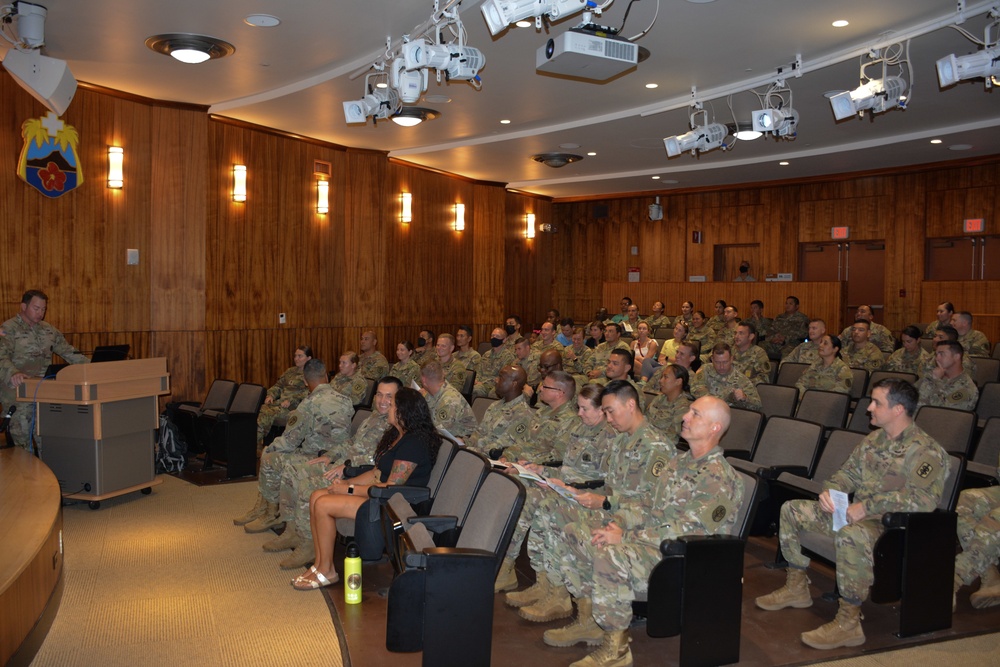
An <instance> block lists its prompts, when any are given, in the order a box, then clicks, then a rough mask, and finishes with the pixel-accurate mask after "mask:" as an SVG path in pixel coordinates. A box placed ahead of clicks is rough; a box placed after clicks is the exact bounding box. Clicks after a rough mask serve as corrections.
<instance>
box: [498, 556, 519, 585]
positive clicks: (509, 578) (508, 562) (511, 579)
mask: <svg viewBox="0 0 1000 667" xmlns="http://www.w3.org/2000/svg"><path fill="white" fill-rule="evenodd" d="M516 588H517V572H515V571H514V559H513V558H504V559H503V564H502V565H500V572H498V573H497V579H496V581H495V582H494V583H493V592H494V593H503V592H504V591H512V590H515V589H516Z"/></svg>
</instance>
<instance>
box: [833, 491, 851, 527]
mask: <svg viewBox="0 0 1000 667" xmlns="http://www.w3.org/2000/svg"><path fill="white" fill-rule="evenodd" d="M830 500H832V501H833V532H837V531H838V530H840V529H841V528H843V527H844V526H846V525H847V494H846V493H844V492H843V491H837V490H836V489H830Z"/></svg>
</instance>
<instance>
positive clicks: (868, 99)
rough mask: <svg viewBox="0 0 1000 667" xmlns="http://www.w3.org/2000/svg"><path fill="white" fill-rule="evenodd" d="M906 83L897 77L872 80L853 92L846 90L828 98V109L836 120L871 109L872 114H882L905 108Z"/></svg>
mask: <svg viewBox="0 0 1000 667" xmlns="http://www.w3.org/2000/svg"><path fill="white" fill-rule="evenodd" d="M905 93H906V81H905V80H903V79H902V78H900V77H898V76H887V77H885V78H882V79H873V80H871V81H869V82H868V83H866V84H864V85H863V86H859V87H857V88H855V89H854V90H847V91H844V92H842V93H838V94H836V95H833V96H832V97H830V107H831V108H832V109H833V116H834V118H836V119H837V120H844V119H845V118H850V117H851V116H853V115H855V114H857V113H860V112H862V111H864V110H865V109H871V112H872V113H882V112H883V111H888V110H890V109H895V108H896V107H897V106H898V107H900V108H903V109H905V108H906V98H905Z"/></svg>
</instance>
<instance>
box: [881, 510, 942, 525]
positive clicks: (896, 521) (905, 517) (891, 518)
mask: <svg viewBox="0 0 1000 667" xmlns="http://www.w3.org/2000/svg"><path fill="white" fill-rule="evenodd" d="M949 514H954V512H948V511H944V510H934V511H933V512H886V513H885V514H883V515H882V525H883V526H885V527H886V528H908V527H909V525H910V523H911V522H912V521H914V520H918V519H919V520H927V519H931V520H933V519H934V518H935V517H940V518H941V521H942V522H944V521H947V517H948V515H949Z"/></svg>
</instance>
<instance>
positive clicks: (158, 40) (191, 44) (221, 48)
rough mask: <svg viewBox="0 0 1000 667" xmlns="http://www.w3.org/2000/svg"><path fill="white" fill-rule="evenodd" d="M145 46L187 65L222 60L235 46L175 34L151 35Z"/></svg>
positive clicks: (213, 38)
mask: <svg viewBox="0 0 1000 667" xmlns="http://www.w3.org/2000/svg"><path fill="white" fill-rule="evenodd" d="M146 46H147V47H148V48H150V49H152V50H153V51H156V52H157V53H162V54H163V55H166V56H171V57H172V58H174V59H176V60H179V61H181V62H182V63H187V64H189V65H193V64H197V63H203V62H205V61H206V60H214V59H216V58H224V57H226V56H228V55H232V54H233V53H235V52H236V47H235V46H233V45H232V44H230V43H229V42H224V41H222V40H221V39H218V38H216V37H209V36H207V35H192V34H188V33H177V32H172V33H166V34H163V35H153V36H152V37H150V38H148V39H147V40H146Z"/></svg>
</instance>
